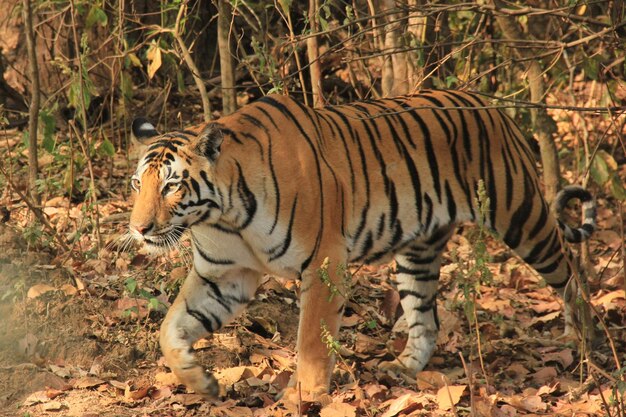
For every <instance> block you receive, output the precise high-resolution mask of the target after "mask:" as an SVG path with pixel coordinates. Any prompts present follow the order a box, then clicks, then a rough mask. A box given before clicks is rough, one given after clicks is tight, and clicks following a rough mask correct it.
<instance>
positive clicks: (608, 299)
mask: <svg viewBox="0 0 626 417" xmlns="http://www.w3.org/2000/svg"><path fill="white" fill-rule="evenodd" d="M617 298H626V291H625V290H617V291H611V292H609V293H607V294H604V295H603V296H601V297H598V298H596V299H594V300H591V304H593V305H594V306H596V307H597V306H603V307H604V308H605V309H608V307H609V306H613V305H614V304H613V300H615V299H617Z"/></svg>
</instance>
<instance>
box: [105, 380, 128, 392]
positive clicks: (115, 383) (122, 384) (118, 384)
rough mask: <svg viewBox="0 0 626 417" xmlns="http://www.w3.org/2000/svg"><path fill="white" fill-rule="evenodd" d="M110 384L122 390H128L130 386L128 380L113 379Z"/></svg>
mask: <svg viewBox="0 0 626 417" xmlns="http://www.w3.org/2000/svg"><path fill="white" fill-rule="evenodd" d="M109 384H110V385H111V386H113V387H114V388H117V389H120V390H122V391H126V389H127V388H128V384H127V383H126V382H120V381H116V380H111V381H109Z"/></svg>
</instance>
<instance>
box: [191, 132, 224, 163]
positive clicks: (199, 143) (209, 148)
mask: <svg viewBox="0 0 626 417" xmlns="http://www.w3.org/2000/svg"><path fill="white" fill-rule="evenodd" d="M223 141H224V133H223V132H222V131H221V130H220V129H219V128H218V127H217V126H216V125H215V124H210V125H208V126H207V127H205V128H204V129H202V131H201V132H200V134H199V135H198V137H197V138H196V145H195V149H196V152H197V153H199V154H200V155H204V156H206V157H207V158H208V159H209V160H210V161H212V162H215V160H216V159H217V157H218V156H219V155H220V148H221V146H222V142H223Z"/></svg>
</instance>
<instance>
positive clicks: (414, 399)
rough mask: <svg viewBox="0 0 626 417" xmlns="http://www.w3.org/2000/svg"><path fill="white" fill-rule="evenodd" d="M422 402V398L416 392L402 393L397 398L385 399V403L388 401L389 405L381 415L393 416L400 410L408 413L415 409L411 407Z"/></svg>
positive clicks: (383, 416)
mask: <svg viewBox="0 0 626 417" xmlns="http://www.w3.org/2000/svg"><path fill="white" fill-rule="evenodd" d="M422 402H423V399H422V398H420V397H419V396H418V395H417V394H404V395H402V396H401V397H399V398H396V399H394V400H390V401H387V402H386V403H390V404H391V405H390V406H389V408H388V409H387V411H385V413H384V414H383V415H382V416H381V417H394V416H397V415H398V414H400V413H402V412H404V413H405V414H408V413H409V412H410V411H414V410H415V409H417V408H413V407H415V406H420V405H422ZM409 410H410V411H409Z"/></svg>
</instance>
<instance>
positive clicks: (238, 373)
mask: <svg viewBox="0 0 626 417" xmlns="http://www.w3.org/2000/svg"><path fill="white" fill-rule="evenodd" d="M260 372H261V369H260V368H259V367H256V366H235V367H232V368H224V369H219V370H216V371H215V372H214V375H215V378H217V380H218V381H219V383H220V385H226V386H227V385H233V384H234V383H236V382H239V381H242V380H244V379H248V378H250V377H253V376H257V375H258V374H259V373H260Z"/></svg>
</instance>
